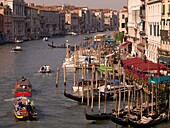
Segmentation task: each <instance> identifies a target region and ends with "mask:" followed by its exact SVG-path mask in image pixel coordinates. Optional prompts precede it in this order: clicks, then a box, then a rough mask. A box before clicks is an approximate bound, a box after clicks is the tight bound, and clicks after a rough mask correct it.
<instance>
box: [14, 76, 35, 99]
mask: <svg viewBox="0 0 170 128" xmlns="http://www.w3.org/2000/svg"><path fill="white" fill-rule="evenodd" d="M31 91H32V84H31V82H30V80H29V79H27V78H25V77H24V76H22V78H20V79H18V80H17V82H16V84H15V96H16V97H20V96H25V97H30V96H31Z"/></svg>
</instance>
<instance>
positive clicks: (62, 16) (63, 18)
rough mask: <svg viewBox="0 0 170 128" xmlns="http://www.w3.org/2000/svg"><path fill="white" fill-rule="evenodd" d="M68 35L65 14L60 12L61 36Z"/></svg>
mask: <svg viewBox="0 0 170 128" xmlns="http://www.w3.org/2000/svg"><path fill="white" fill-rule="evenodd" d="M65 34H66V24H65V12H64V11H60V12H59V35H65Z"/></svg>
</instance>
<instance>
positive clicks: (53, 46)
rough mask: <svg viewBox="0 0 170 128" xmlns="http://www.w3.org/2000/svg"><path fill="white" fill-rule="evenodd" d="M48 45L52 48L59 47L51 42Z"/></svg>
mask: <svg viewBox="0 0 170 128" xmlns="http://www.w3.org/2000/svg"><path fill="white" fill-rule="evenodd" d="M48 46H49V47H51V48H57V46H55V45H51V44H48Z"/></svg>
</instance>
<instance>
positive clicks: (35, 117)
mask: <svg viewBox="0 0 170 128" xmlns="http://www.w3.org/2000/svg"><path fill="white" fill-rule="evenodd" d="M14 116H15V118H16V119H17V120H19V121H26V120H30V121H32V120H37V118H38V117H37V115H31V116H23V115H18V114H17V112H16V111H14Z"/></svg>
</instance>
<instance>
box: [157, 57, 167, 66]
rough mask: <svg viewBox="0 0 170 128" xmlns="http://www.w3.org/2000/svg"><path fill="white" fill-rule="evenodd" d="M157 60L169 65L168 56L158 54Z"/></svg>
mask: <svg viewBox="0 0 170 128" xmlns="http://www.w3.org/2000/svg"><path fill="white" fill-rule="evenodd" d="M159 60H160V62H162V63H164V64H166V65H170V57H165V56H160V57H159Z"/></svg>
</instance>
